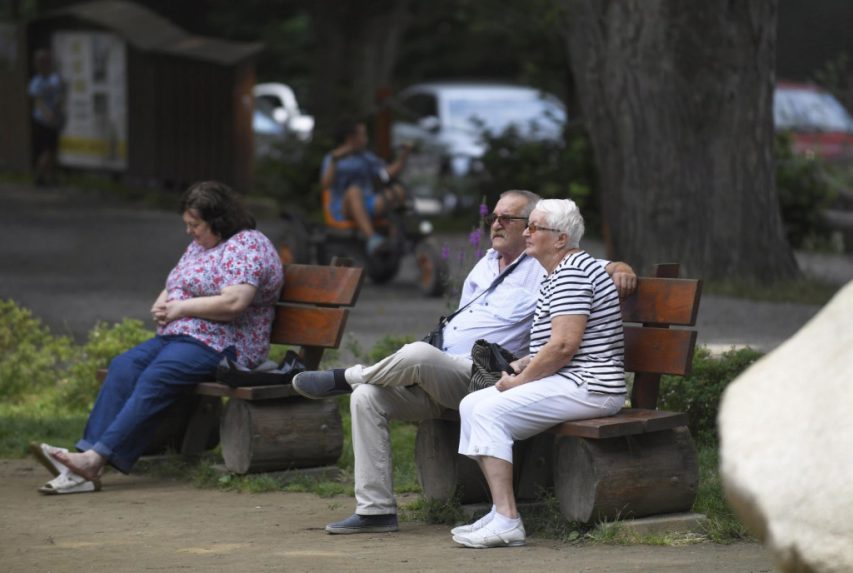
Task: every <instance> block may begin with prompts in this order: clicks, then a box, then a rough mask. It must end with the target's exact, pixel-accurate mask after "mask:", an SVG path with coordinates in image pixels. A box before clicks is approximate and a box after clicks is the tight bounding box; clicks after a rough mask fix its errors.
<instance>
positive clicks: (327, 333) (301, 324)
mask: <svg viewBox="0 0 853 573" xmlns="http://www.w3.org/2000/svg"><path fill="white" fill-rule="evenodd" d="M347 316H349V310H348V309H344V308H311V307H304V306H278V307H276V312H275V322H273V325H272V333H271V334H270V341H271V342H272V343H273V344H292V345H301V346H303V347H304V346H318V347H321V348H337V347H338V345H340V343H341V339H342V338H343V335H344V326H345V325H346V321H347Z"/></svg>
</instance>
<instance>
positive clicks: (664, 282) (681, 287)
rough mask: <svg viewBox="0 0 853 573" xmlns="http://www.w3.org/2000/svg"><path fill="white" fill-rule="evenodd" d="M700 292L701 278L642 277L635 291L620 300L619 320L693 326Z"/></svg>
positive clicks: (697, 311)
mask: <svg viewBox="0 0 853 573" xmlns="http://www.w3.org/2000/svg"><path fill="white" fill-rule="evenodd" d="M701 294H702V281H700V280H696V279H667V278H655V277H642V278H640V279H638V280H637V290H636V291H635V292H634V294H632V295H631V296H629V297H628V298H627V299H625V300H624V301H623V302H622V320H624V321H625V322H644V323H655V324H672V325H677V326H693V325H694V324H696V316H697V314H698V313H699V297H700V296H701Z"/></svg>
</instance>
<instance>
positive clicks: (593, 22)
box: [558, 0, 798, 281]
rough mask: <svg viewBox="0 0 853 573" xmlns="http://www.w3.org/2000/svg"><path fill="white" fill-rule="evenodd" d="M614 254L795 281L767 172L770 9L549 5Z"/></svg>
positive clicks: (712, 274) (706, 273)
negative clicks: (560, 22) (559, 22)
mask: <svg viewBox="0 0 853 573" xmlns="http://www.w3.org/2000/svg"><path fill="white" fill-rule="evenodd" d="M558 1H559V2H560V3H561V5H562V7H563V8H564V14H565V22H566V26H565V31H566V38H567V40H566V43H567V47H568V50H569V58H570V61H571V66H572V69H573V71H574V78H575V82H576V89H577V96H578V99H579V101H580V104H581V108H582V110H583V113H584V118H585V122H586V125H587V128H588V130H589V133H590V137H591V140H592V144H593V149H594V152H595V156H596V164H597V167H598V172H599V181H600V188H601V204H602V211H603V213H602V215H603V217H604V220H605V223H606V226H607V233H606V235H605V237H606V239H608V243H609V244H608V247H609V250H610V253H609V256H611V257H616V258H619V259H622V260H626V261H630V262H631V264H632V265H635V267H637V268H638V270H641V271H643V272H646V271H647V270H649V268H650V267H651V264H652V263H655V262H660V261H669V260H672V261H677V262H680V263H681V265H682V269H683V271H684V274H685V276H701V277H703V278H706V279H727V278H740V279H757V280H763V281H771V280H776V279H784V278H790V277H794V276H796V275H797V273H798V271H797V266H796V262H795V260H794V258H793V253H792V251H791V249H790V247H789V246H788V245H787V243H786V242H785V238H784V231H783V227H782V222H781V216H780V211H779V203H778V198H777V194H776V187H775V176H774V165H773V123H772V119H773V118H772V105H773V84H774V65H775V60H774V58H775V48H776V15H777V0H755V1H752V2H736V1H734V0H704V1H702V2H698V1H694V2H684V1H683V0H620V1H618V2H615V1H608V0H558Z"/></svg>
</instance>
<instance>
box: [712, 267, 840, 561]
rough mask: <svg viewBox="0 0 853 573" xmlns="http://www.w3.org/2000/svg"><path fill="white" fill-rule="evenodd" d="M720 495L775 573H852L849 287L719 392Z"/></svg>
mask: <svg viewBox="0 0 853 573" xmlns="http://www.w3.org/2000/svg"><path fill="white" fill-rule="evenodd" d="M718 422H719V427H720V437H721V472H722V478H723V483H724V484H725V489H726V495H727V497H728V498H729V501H730V502H731V504H732V506H733V507H734V508H735V510H736V511H737V513H738V515H739V516H740V517H741V519H742V520H743V521H744V523H745V524H746V526H747V527H748V528H749V529H750V530H751V531H752V532H753V533H754V534H755V535H757V536H758V537H759V538H761V539H762V540H764V542H765V543H766V545H767V546H768V547H769V548H770V550H771V551H772V553H773V555H774V557H775V559H776V563H777V566H778V567H779V569H780V570H781V571H782V572H784V573H789V572H826V573H836V572H837V573H841V572H845V573H846V572H851V571H853V282H850V283H848V284H847V286H845V287H844V288H843V289H842V290H841V291H839V292H838V293H837V294H836V295H835V297H834V298H833V299H832V300H831V301H830V302H829V304H827V305H826V306H825V307H824V308H823V309H822V310H821V311H820V312H819V313H818V314H817V315H816V316H815V317H814V318H813V319H812V320H811V321H810V322H809V323H808V324H806V325H805V326H804V327H803V328H802V329H800V331H799V332H797V333H796V334H795V335H794V336H793V337H791V338H790V339H788V340H787V341H786V342H785V343H784V344H782V345H781V346H780V347H778V348H777V349H776V350H775V351H773V352H772V353H770V354H768V355H767V356H765V357H764V358H762V359H761V360H760V361H758V362H757V363H756V364H754V365H753V366H752V367H751V368H749V369H748V370H747V371H746V372H744V373H743V374H742V375H741V376H740V377H738V378H737V380H735V381H734V382H733V383H732V384H731V385H730V386H729V388H728V389H727V390H726V392H725V394H724V395H723V401H722V405H721V408H720V415H719V419H718Z"/></svg>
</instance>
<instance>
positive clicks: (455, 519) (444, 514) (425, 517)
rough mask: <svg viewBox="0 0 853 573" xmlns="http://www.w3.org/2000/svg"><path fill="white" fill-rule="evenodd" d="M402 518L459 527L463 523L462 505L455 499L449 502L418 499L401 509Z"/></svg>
mask: <svg viewBox="0 0 853 573" xmlns="http://www.w3.org/2000/svg"><path fill="white" fill-rule="evenodd" d="M402 510H403V511H402V514H403V515H402V518H403V519H405V520H410V521H423V522H424V523H433V524H443V525H460V524H462V523H465V514H464V513H463V512H462V505H461V504H460V503H459V500H458V499H456V498H453V499H450V500H440V499H426V498H419V499H416V500H415V501H413V502H412V503H409V504H407V505H405V506H403V508H402Z"/></svg>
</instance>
